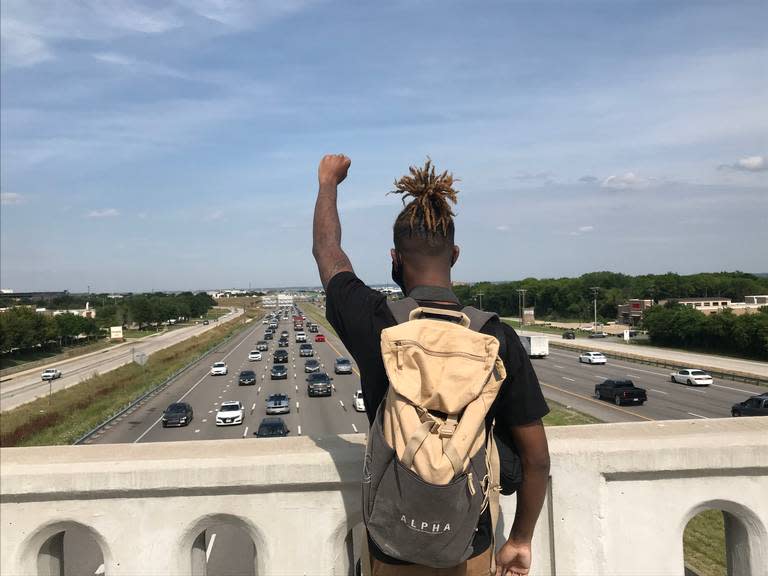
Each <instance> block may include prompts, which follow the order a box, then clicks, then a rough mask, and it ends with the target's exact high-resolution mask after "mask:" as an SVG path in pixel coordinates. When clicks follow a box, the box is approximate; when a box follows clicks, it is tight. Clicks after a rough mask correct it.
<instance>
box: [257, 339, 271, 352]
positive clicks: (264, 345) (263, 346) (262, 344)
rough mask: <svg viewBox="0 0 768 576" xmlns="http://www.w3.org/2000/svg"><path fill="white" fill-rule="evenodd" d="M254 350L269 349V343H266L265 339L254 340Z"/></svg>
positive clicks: (264, 350)
mask: <svg viewBox="0 0 768 576" xmlns="http://www.w3.org/2000/svg"><path fill="white" fill-rule="evenodd" d="M256 350H259V351H261V352H266V351H267V350H269V344H268V343H267V341H266V340H259V341H258V342H256Z"/></svg>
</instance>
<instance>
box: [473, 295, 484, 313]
mask: <svg viewBox="0 0 768 576" xmlns="http://www.w3.org/2000/svg"><path fill="white" fill-rule="evenodd" d="M475 298H479V299H480V310H482V309H483V293H482V292H478V293H477V294H475Z"/></svg>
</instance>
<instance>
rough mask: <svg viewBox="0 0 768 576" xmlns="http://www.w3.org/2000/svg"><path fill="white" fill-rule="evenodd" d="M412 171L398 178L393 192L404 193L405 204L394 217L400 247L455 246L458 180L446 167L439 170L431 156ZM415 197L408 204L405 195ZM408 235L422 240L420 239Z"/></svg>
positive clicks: (433, 248) (426, 249) (424, 249)
mask: <svg viewBox="0 0 768 576" xmlns="http://www.w3.org/2000/svg"><path fill="white" fill-rule="evenodd" d="M409 172H410V175H406V176H403V177H402V178H400V179H399V180H395V190H393V191H392V192H390V194H402V200H403V204H405V208H403V210H402V211H401V212H400V214H399V215H398V216H397V219H396V220H395V226H394V240H395V247H396V248H397V249H398V250H403V249H407V250H408V251H411V250H413V249H419V251H421V252H430V253H434V252H436V251H443V250H444V249H446V248H452V247H453V234H454V226H453V217H454V213H453V209H452V208H451V205H450V204H449V202H451V203H453V204H456V195H457V194H458V190H456V189H454V187H453V184H454V182H457V181H458V180H456V179H455V178H454V177H453V175H452V174H449V173H448V172H447V171H445V172H443V173H442V174H439V175H438V174H437V172H436V171H435V167H434V166H433V165H432V160H431V159H430V158H427V161H426V163H425V164H424V166H423V167H421V168H417V167H415V166H411V167H410V168H409ZM409 196H410V197H411V198H412V200H411V201H410V202H408V204H406V198H408V197H409ZM406 239H413V240H419V242H418V243H415V242H407V244H408V246H407V247H406V246H405V245H404V244H405V243H406Z"/></svg>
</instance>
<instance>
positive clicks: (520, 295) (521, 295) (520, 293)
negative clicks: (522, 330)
mask: <svg viewBox="0 0 768 576" xmlns="http://www.w3.org/2000/svg"><path fill="white" fill-rule="evenodd" d="M526 292H528V290H527V289H525V288H518V289H517V306H518V307H519V308H520V326H524V323H525V316H524V312H523V310H525V293H526Z"/></svg>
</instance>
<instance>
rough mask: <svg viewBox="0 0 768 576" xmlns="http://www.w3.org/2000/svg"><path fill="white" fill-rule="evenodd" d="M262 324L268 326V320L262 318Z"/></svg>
mask: <svg viewBox="0 0 768 576" xmlns="http://www.w3.org/2000/svg"><path fill="white" fill-rule="evenodd" d="M261 323H262V324H269V320H268V319H267V318H264V320H262V321H261Z"/></svg>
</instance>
